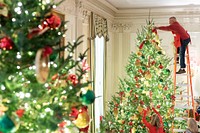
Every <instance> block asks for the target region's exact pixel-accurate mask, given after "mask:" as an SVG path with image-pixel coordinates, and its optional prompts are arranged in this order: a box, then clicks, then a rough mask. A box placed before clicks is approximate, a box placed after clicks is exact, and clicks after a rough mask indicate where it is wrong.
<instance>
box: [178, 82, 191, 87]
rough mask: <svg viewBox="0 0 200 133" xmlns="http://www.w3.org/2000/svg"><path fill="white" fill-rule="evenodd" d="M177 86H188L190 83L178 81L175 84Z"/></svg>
mask: <svg viewBox="0 0 200 133" xmlns="http://www.w3.org/2000/svg"><path fill="white" fill-rule="evenodd" d="M176 86H178V87H189V86H190V85H189V84H188V83H178V84H176Z"/></svg>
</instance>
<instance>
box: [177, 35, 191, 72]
mask: <svg viewBox="0 0 200 133" xmlns="http://www.w3.org/2000/svg"><path fill="white" fill-rule="evenodd" d="M189 42H190V38H188V39H185V40H181V47H180V53H179V55H180V66H181V68H186V65H185V51H186V48H187V45H188V43H189Z"/></svg>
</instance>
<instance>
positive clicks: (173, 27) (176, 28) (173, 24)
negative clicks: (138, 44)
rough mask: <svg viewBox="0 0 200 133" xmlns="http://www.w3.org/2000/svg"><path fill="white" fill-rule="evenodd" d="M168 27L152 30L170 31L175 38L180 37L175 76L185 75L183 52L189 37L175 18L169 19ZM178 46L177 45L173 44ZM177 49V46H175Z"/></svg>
mask: <svg viewBox="0 0 200 133" xmlns="http://www.w3.org/2000/svg"><path fill="white" fill-rule="evenodd" d="M169 24H170V25H169V26H159V27H157V26H155V27H154V29H159V30H164V31H171V32H172V33H173V34H175V35H176V37H180V51H179V56H180V69H179V70H178V71H177V72H176V74H182V73H185V72H186V71H185V68H186V64H185V51H186V48H187V45H188V44H189V42H190V41H191V40H190V35H189V34H188V33H187V31H186V30H185V29H184V28H183V27H182V26H181V25H180V24H179V23H178V21H177V20H176V17H170V18H169ZM175 45H178V44H175ZM175 47H176V48H177V49H178V47H179V46H175Z"/></svg>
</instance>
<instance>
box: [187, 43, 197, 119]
mask: <svg viewBox="0 0 200 133" xmlns="http://www.w3.org/2000/svg"><path fill="white" fill-rule="evenodd" d="M186 52H187V64H188V67H187V68H188V70H189V71H188V72H189V77H188V76H187V77H188V78H189V82H190V92H191V96H192V99H191V100H192V107H193V116H194V119H196V116H195V105H194V95H193V88H192V74H191V68H190V56H189V47H188V46H187V48H186ZM188 78H187V79H188Z"/></svg>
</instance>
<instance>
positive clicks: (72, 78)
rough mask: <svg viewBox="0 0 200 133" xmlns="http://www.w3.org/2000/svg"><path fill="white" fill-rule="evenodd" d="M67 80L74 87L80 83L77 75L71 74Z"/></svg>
mask: <svg viewBox="0 0 200 133" xmlns="http://www.w3.org/2000/svg"><path fill="white" fill-rule="evenodd" d="M67 79H68V80H70V81H71V82H72V84H73V85H74V86H75V85H76V84H77V83H78V79H77V77H76V75H75V74H70V75H69V76H68V78H67Z"/></svg>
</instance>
